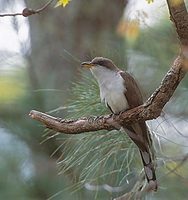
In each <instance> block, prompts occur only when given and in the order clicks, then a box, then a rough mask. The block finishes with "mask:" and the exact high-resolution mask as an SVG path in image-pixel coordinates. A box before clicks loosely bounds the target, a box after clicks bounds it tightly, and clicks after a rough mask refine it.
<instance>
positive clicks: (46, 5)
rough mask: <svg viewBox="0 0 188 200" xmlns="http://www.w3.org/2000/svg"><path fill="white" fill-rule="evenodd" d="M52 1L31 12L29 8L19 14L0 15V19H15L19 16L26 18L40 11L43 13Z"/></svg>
mask: <svg viewBox="0 0 188 200" xmlns="http://www.w3.org/2000/svg"><path fill="white" fill-rule="evenodd" d="M53 1H54V0H50V1H48V2H47V3H46V4H44V5H43V6H42V7H41V8H39V9H37V10H33V9H31V8H24V9H23V11H22V12H21V13H6V14H0V17H7V16H10V17H15V16H19V15H22V16H24V17H28V16H30V15H34V14H39V13H41V12H42V11H44V10H45V9H46V8H47V7H48V6H49V5H50V4H51V3H52V2H53Z"/></svg>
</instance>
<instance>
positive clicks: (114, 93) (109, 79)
mask: <svg viewBox="0 0 188 200" xmlns="http://www.w3.org/2000/svg"><path fill="white" fill-rule="evenodd" d="M91 72H92V73H93V75H94V76H95V78H96V79H97V81H98V83H99V88H100V97H101V101H104V102H105V104H106V106H107V104H108V105H109V106H110V108H111V109H112V111H113V112H114V113H119V112H121V111H124V110H126V109H127V108H128V103H127V99H126V97H125V95H124V92H125V90H126V88H125V86H124V79H123V78H122V77H121V75H120V74H119V73H117V72H114V71H112V70H108V69H104V68H103V67H99V66H98V67H97V68H92V69H91Z"/></svg>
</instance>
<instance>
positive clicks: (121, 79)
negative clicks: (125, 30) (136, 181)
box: [81, 57, 157, 190]
mask: <svg viewBox="0 0 188 200" xmlns="http://www.w3.org/2000/svg"><path fill="white" fill-rule="evenodd" d="M81 65H82V66H83V67H86V68H89V69H90V70H91V72H92V74H93V75H94V77H95V78H96V80H97V82H98V84H99V88H100V98H101V101H104V102H105V104H106V106H108V107H109V109H110V110H111V111H112V113H114V114H119V113H120V112H122V111H125V110H128V109H131V108H134V107H137V106H139V105H142V104H143V99H142V94H141V92H140V89H139V87H138V85H137V83H136V81H135V80H134V78H133V77H132V76H131V75H130V74H129V73H127V72H124V71H122V70H120V69H119V68H118V67H117V66H116V65H115V64H114V63H113V62H112V61H111V60H110V59H107V58H103V57H96V58H94V59H93V60H92V61H91V62H83V63H82V64H81ZM123 128H124V129H125V130H126V132H128V135H129V136H130V138H131V139H132V140H133V142H134V143H135V144H136V145H137V146H138V148H139V150H140V155H141V158H142V162H143V165H144V171H145V175H146V178H147V181H148V183H149V184H150V185H151V189H152V190H157V181H156V175H155V167H154V161H153V159H154V158H153V157H154V156H153V153H152V150H151V149H152V146H151V145H152V141H151V138H150V133H149V130H148V128H147V125H146V123H145V122H144V121H142V122H137V123H134V124H131V125H128V126H127V125H125V126H123Z"/></svg>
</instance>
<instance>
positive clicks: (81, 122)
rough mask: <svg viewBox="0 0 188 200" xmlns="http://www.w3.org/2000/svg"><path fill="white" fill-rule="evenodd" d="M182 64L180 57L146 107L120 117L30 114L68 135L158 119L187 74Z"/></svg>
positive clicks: (143, 106) (132, 110)
mask: <svg viewBox="0 0 188 200" xmlns="http://www.w3.org/2000/svg"><path fill="white" fill-rule="evenodd" d="M182 63H183V62H182V59H181V57H178V58H177V59H176V60H175V62H174V64H173V66H172V68H171V69H170V70H169V71H168V73H167V74H166V76H165V77H164V79H163V81H162V83H161V85H160V86H159V88H158V89H156V91H155V92H154V93H153V94H152V95H151V97H150V98H149V99H148V100H147V102H146V103H145V104H144V105H142V106H139V107H136V108H133V109H131V110H128V111H126V112H123V113H121V114H120V115H117V116H111V115H107V116H100V117H99V118H97V119H93V120H92V119H91V118H81V119H77V120H61V119H59V118H55V117H52V116H50V115H47V114H45V113H41V112H38V111H34V110H33V111H31V112H30V116H31V117H32V118H33V119H35V120H38V121H40V122H41V123H43V124H45V125H46V126H47V127H48V128H50V129H53V130H55V131H58V132H63V133H67V134H79V133H83V132H89V131H97V130H102V129H104V130H112V129H119V128H120V125H121V124H125V123H127V124H129V123H133V122H137V121H141V120H144V121H146V120H151V119H154V118H157V117H158V116H159V115H160V113H161V111H162V109H163V107H164V106H165V104H166V103H167V102H168V101H169V99H170V98H171V96H172V95H173V93H174V91H175V89H176V88H177V86H178V84H179V83H180V81H181V80H182V78H183V76H184V74H185V73H184V71H183V64H182Z"/></svg>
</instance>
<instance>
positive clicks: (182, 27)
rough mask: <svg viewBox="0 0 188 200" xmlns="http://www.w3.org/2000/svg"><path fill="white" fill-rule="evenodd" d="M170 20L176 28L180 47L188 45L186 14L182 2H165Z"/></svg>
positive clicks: (187, 18) (180, 0) (168, 0)
mask: <svg viewBox="0 0 188 200" xmlns="http://www.w3.org/2000/svg"><path fill="white" fill-rule="evenodd" d="M167 4H168V9H169V13H170V19H171V20H172V22H173V23H174V25H175V27H176V32H177V34H178V38H179V40H180V42H181V44H182V45H185V46H186V45H188V14H187V10H186V6H185V2H184V0H179V1H175V0H167Z"/></svg>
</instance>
